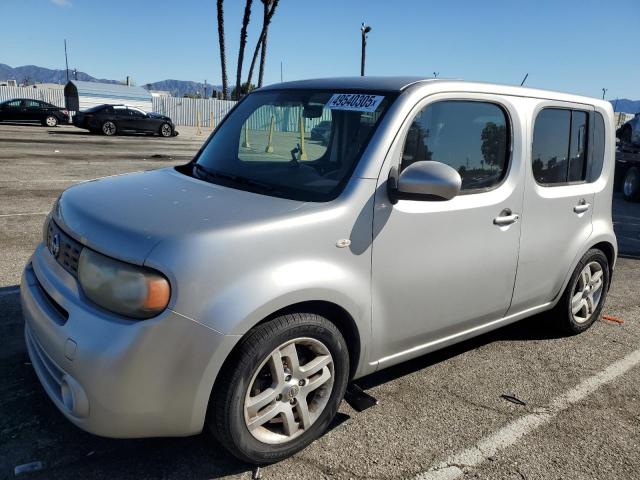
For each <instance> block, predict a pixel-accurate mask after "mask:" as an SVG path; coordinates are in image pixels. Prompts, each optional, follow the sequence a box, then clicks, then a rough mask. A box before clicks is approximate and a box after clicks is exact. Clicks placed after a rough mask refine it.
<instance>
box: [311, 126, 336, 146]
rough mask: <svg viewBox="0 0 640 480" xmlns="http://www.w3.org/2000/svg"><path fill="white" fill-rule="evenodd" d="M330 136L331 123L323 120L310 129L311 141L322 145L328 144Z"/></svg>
mask: <svg viewBox="0 0 640 480" xmlns="http://www.w3.org/2000/svg"><path fill="white" fill-rule="evenodd" d="M330 136H331V122H330V121H327V120H323V121H322V122H320V123H319V124H318V125H317V126H315V127H313V128H312V129H311V140H318V141H320V142H322V143H323V144H324V145H328V144H329V137H330Z"/></svg>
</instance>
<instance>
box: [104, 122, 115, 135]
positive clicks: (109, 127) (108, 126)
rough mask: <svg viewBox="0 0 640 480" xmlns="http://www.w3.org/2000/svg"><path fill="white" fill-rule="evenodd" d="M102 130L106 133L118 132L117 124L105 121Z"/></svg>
mask: <svg viewBox="0 0 640 480" xmlns="http://www.w3.org/2000/svg"><path fill="white" fill-rule="evenodd" d="M102 132H103V133H104V134H105V135H113V134H114V133H116V125H115V123H113V122H104V125H102Z"/></svg>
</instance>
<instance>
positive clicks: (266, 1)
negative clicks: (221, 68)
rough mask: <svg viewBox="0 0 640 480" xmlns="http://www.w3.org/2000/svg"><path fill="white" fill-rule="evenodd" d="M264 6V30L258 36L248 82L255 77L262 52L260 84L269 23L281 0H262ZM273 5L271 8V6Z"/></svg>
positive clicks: (259, 83) (259, 84) (260, 84)
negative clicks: (254, 73) (257, 62)
mask: <svg viewBox="0 0 640 480" xmlns="http://www.w3.org/2000/svg"><path fill="white" fill-rule="evenodd" d="M261 1H262V4H263V6H264V12H263V16H262V31H261V32H260V37H258V42H257V43H256V48H255V50H254V51H253V57H252V59H251V66H250V67H249V75H248V76H247V82H246V83H248V84H251V80H252V78H253V70H254V68H255V66H256V61H257V59H258V53H259V52H262V55H261V56H260V79H259V82H258V86H259V87H261V86H262V77H263V74H264V57H265V48H266V47H265V46H264V45H265V44H266V42H267V33H268V30H269V24H270V23H271V19H272V17H273V14H274V13H275V11H276V7H277V6H278V2H279V1H280V0H261ZM269 5H271V8H269Z"/></svg>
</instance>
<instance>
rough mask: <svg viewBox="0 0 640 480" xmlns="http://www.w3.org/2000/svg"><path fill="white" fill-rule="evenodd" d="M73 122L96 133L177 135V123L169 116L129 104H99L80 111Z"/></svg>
mask: <svg viewBox="0 0 640 480" xmlns="http://www.w3.org/2000/svg"><path fill="white" fill-rule="evenodd" d="M73 124H74V125H75V126H76V127H78V128H84V129H86V130H89V131H91V132H94V133H102V134H104V135H116V134H117V133H147V134H150V133H153V134H158V135H161V136H163V137H171V136H172V135H177V133H176V131H175V125H174V124H173V122H172V121H171V119H170V118H169V117H165V116H164V115H160V114H158V113H147V112H144V111H142V110H140V109H139V108H135V107H130V106H127V105H98V106H97V107H93V108H89V109H88V110H85V111H84V112H79V113H77V114H76V115H74V117H73Z"/></svg>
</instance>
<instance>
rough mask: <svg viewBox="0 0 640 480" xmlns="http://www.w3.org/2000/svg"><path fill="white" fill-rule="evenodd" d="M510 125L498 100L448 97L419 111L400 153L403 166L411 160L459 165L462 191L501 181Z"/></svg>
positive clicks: (481, 188)
mask: <svg viewBox="0 0 640 480" xmlns="http://www.w3.org/2000/svg"><path fill="white" fill-rule="evenodd" d="M509 138H510V133H509V123H508V120H507V115H506V114H505V112H504V110H503V109H502V108H501V107H499V106H498V105H496V104H494V103H487V102H476V101H460V100H447V101H442V102H435V103H432V104H430V105H428V106H427V107H425V108H424V109H423V110H421V111H420V113H418V115H416V117H415V118H414V120H413V123H412V124H411V126H410V127H409V131H408V133H407V138H406V140H405V144H404V149H403V152H402V164H401V170H404V169H405V168H407V167H408V166H409V165H411V164H412V163H413V162H418V161H424V160H433V161H438V162H441V163H446V164H447V165H449V166H451V167H453V168H455V169H456V170H457V171H458V173H460V177H461V178H462V190H467V191H473V190H484V189H488V188H492V187H494V186H496V185H497V184H499V183H500V182H501V181H502V179H503V178H504V176H505V173H506V171H507V164H508V157H509Z"/></svg>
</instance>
